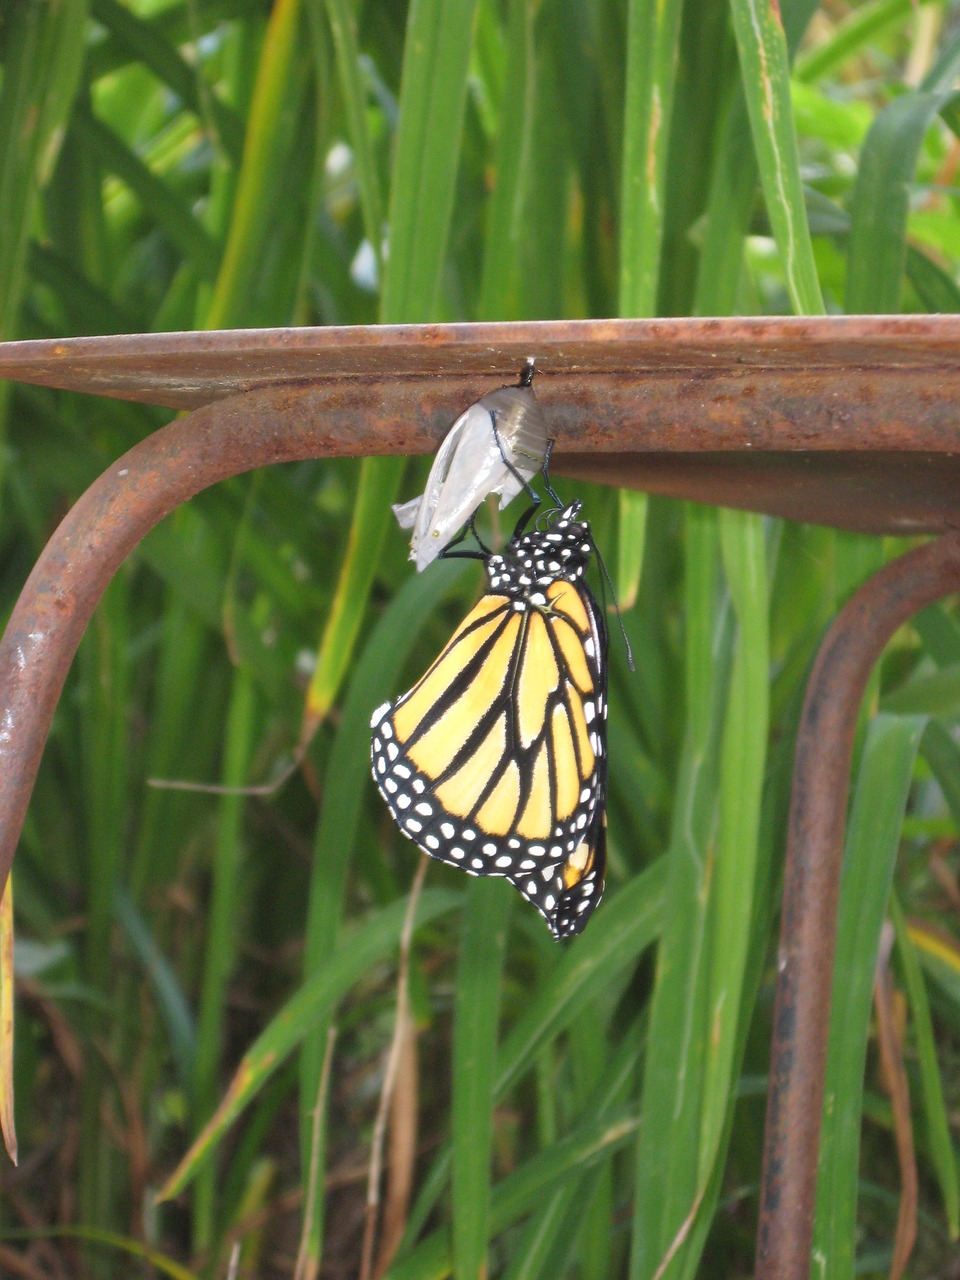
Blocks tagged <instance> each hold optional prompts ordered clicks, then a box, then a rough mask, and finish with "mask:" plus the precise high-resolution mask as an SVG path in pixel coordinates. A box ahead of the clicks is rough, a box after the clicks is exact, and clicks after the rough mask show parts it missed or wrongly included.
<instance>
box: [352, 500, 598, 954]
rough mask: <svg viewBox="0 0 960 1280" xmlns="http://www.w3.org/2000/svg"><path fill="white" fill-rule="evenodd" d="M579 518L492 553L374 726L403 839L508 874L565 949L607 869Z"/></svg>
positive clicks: (590, 620)
mask: <svg viewBox="0 0 960 1280" xmlns="http://www.w3.org/2000/svg"><path fill="white" fill-rule="evenodd" d="M580 509H581V504H580V503H579V502H574V503H572V504H571V505H570V506H568V507H565V508H563V509H562V510H558V511H556V512H554V513H553V514H552V516H551V517H550V518H549V519H548V520H547V522H546V525H545V527H544V528H543V529H535V530H533V531H531V532H529V533H520V534H517V535H515V536H514V538H513V539H512V540H511V541H510V543H508V544H507V546H506V547H505V548H504V550H503V552H502V553H500V554H496V555H495V554H492V553H488V552H485V553H484V554H483V555H482V558H483V560H484V562H485V566H486V570H487V577H488V582H489V588H488V591H487V592H486V594H485V595H483V596H482V597H481V599H480V600H479V601H478V603H477V604H476V605H475V606H474V608H473V609H472V610H471V612H470V613H469V614H468V615H467V617H466V618H465V619H464V621H463V622H462V623H461V625H460V626H459V627H458V629H457V630H456V632H455V633H454V635H453V636H452V637H451V639H450V641H449V642H448V644H447V645H446V647H445V648H444V650H443V651H442V652H441V654H440V656H439V657H438V658H437V660H436V661H435V662H434V663H433V665H432V666H431V667H430V668H429V670H428V671H427V672H426V673H425V675H424V676H423V677H422V679H421V680H419V681H418V682H417V684H415V685H414V686H413V688H412V689H410V690H409V692H407V693H406V694H403V695H402V696H401V697H400V698H398V699H396V700H395V701H394V702H388V703H385V704H384V705H383V706H381V707H380V708H378V710H377V711H376V712H375V713H374V716H373V720H372V726H373V742H372V753H371V754H372V761H373V775H374V778H375V780H376V782H377V786H378V787H379V789H380V792H381V794H382V795H383V798H384V799H385V801H386V802H387V805H388V806H389V808H390V810H391V812H392V814H393V816H394V817H395V819H396V821H397V823H398V824H399V826H400V828H401V830H402V831H403V832H404V834H405V835H407V836H408V837H409V838H410V839H411V840H413V841H414V842H415V843H416V844H417V845H419V846H420V848H421V849H423V850H424V851H425V852H426V853H428V854H430V856H431V857H434V858H437V859H438V860H440V861H441V862H446V863H448V864H450V865H452V866H458V867H461V868H462V869H463V870H464V871H466V872H467V873H468V874H471V875H481V876H504V877H506V878H507V879H508V880H509V881H510V882H511V883H512V884H513V885H515V886H516V888H517V889H518V890H519V891H520V892H521V893H522V894H523V896H524V897H526V898H527V899H528V900H529V901H530V902H532V903H533V905H534V906H535V907H536V908H537V910H538V911H540V913H541V914H542V915H543V917H544V919H545V920H546V921H547V924H548V926H549V927H550V930H551V932H552V933H553V934H554V936H555V937H557V938H565V937H571V936H573V935H574V934H576V933H579V932H580V930H581V929H582V928H583V926H584V925H585V924H586V921H587V919H588V918H589V916H590V914H591V913H592V911H593V909H594V908H595V907H596V905H597V902H598V901H599V900H600V895H601V892H602V889H603V875H604V869H605V861H606V830H605V798H606V777H607V766H606V733H605V721H606V711H607V707H606V657H607V633H606V627H605V624H604V619H603V613H602V611H601V609H600V607H599V605H598V604H597V601H596V600H595V598H594V596H593V594H592V592H591V591H590V589H589V587H588V586H587V584H586V582H585V581H584V579H583V575H584V571H585V569H586V567H587V565H588V563H589V561H590V558H591V554H592V552H593V542H592V539H591V536H590V528H589V525H588V524H587V523H586V521H584V520H581V519H580Z"/></svg>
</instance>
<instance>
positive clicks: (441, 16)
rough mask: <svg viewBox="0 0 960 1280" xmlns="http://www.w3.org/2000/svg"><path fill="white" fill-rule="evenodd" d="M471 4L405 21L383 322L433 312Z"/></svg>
mask: <svg viewBox="0 0 960 1280" xmlns="http://www.w3.org/2000/svg"><path fill="white" fill-rule="evenodd" d="M475 8H476V0H414V3H413V4H412V5H411V6H410V11H409V15H408V18H407V34H406V40H405V42H404V47H403V79H402V82H401V89H400V123H399V126H398V129H397V139H396V152H395V158H394V165H393V180H392V184H391V188H390V211H389V251H388V259H387V263H386V269H385V273H384V275H385V278H384V288H383V305H382V313H381V314H382V319H383V320H384V322H385V323H387V324H392V323H398V322H401V321H402V322H405V323H410V324H413V323H423V322H426V321H431V320H434V319H435V318H436V316H435V306H436V300H437V295H438V291H439V287H440V274H441V269H442V266H443V259H444V254H445V253H446V247H447V239H448V236H449V231H450V216H451V213H452V211H453V195H454V189H455V188H454V184H455V181H456V174H457V160H458V156H459V153H460V145H461V132H462V124H463V109H464V102H465V99H466V89H467V70H468V67H469V60H470V44H471V36H472V30H473V15H474V10H475Z"/></svg>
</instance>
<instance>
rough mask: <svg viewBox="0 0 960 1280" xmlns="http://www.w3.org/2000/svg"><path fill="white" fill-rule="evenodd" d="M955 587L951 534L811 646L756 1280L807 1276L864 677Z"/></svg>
mask: <svg viewBox="0 0 960 1280" xmlns="http://www.w3.org/2000/svg"><path fill="white" fill-rule="evenodd" d="M954 591H960V535H957V534H952V535H950V536H948V537H945V538H941V539H940V540H939V541H937V542H931V543H928V544H926V545H925V546H922V547H919V548H917V549H916V550H914V551H911V552H908V553H907V554H906V555H904V556H902V557H901V558H900V559H899V560H894V561H892V562H891V563H890V564H888V565H885V566H884V568H882V569H881V570H879V571H878V572H877V573H875V574H874V575H873V577H872V578H870V579H869V580H868V581H867V582H866V583H865V584H864V585H863V586H862V587H861V588H860V589H859V591H857V593H856V594H855V595H854V596H853V597H852V598H851V600H850V601H849V602H848V603H847V604H846V605H845V606H844V608H843V609H842V610H841V611H840V613H839V614H838V615H837V617H836V619H835V620H834V622H833V624H832V626H831V627H830V630H829V631H828V632H827V635H826V638H825V640H824V642H823V644H822V646H821V648H820V652H819V654H818V656H817V660H816V663H815V664H814V668H813V672H812V674H811V676H810V682H809V684H808V686H807V696H806V700H805V702H804V707H803V715H802V717H801V721H800V729H799V732H798V735H797V755H796V762H795V764H794V773H793V792H792V796H791V804H790V823H789V829H788V834H787V859H786V869H785V875H784V888H783V918H782V922H781V930H780V950H779V956H778V968H779V976H778V981H777V998H776V1006H775V1010H774V1041H773V1051H772V1059H771V1064H770V1088H769V1094H768V1098H767V1128H766V1139H765V1142H764V1160H763V1183H762V1189H761V1203H760V1224H759V1230H758V1233H757V1269H756V1278H757V1280H808V1276H809V1271H810V1246H811V1241H812V1236H813V1214H814V1200H815V1194H816V1181H817V1157H818V1154H819V1149H820V1128H821V1116H822V1110H823V1088H824V1072H825V1069H826V1056H827V1035H828V1030H829V1021H830V997H831V987H832V981H833V958H834V944H835V935H836V920H837V897H838V890H839V884H840V865H841V859H842V855H843V837H844V825H845V821H846V812H847V792H848V780H849V777H850V761H851V756H852V752H853V739H854V731H855V729H856V723H857V715H858V712H859V708H860V703H861V701H862V699H863V693H864V689H865V688H866V683H867V679H868V677H869V675H870V672H871V670H872V669H873V666H874V664H875V663H876V662H877V660H878V658H879V657H880V655H881V653H882V652H883V649H884V647H885V646H886V644H887V642H888V641H889V639H890V637H891V636H892V635H893V633H894V632H895V631H896V630H897V628H898V627H900V626H902V624H903V623H904V622H906V621H907V620H908V619H909V618H910V617H911V616H912V615H913V614H915V613H916V612H917V611H918V610H920V609H922V608H924V607H925V606H927V605H929V604H932V603H933V602H934V601H936V600H939V599H940V598H941V597H942V596H945V595H948V594H950V593H951V592H954Z"/></svg>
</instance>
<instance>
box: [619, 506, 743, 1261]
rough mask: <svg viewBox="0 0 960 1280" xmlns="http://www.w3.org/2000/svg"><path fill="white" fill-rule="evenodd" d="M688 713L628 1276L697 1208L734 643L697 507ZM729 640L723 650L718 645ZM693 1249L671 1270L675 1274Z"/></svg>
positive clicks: (689, 566) (713, 548) (705, 516)
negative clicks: (717, 843)
mask: <svg viewBox="0 0 960 1280" xmlns="http://www.w3.org/2000/svg"><path fill="white" fill-rule="evenodd" d="M686 528H687V538H688V541H687V548H686V555H687V563H686V584H685V585H686V611H687V637H686V640H687V660H686V682H687V723H686V734H685V739H684V744H683V749H682V754H681V757H680V763H679V773H678V777H677V782H676V795H675V800H674V809H673V815H672V830H671V839H670V849H669V853H668V873H667V885H666V893H665V902H664V907H665V914H664V925H663V934H662V938H661V942H660V949H659V953H658V956H657V976H656V984H655V987H654V994H653V1004H652V1009H651V1013H650V1033H649V1038H648V1043H647V1060H646V1067H645V1071H644V1081H643V1101H642V1135H643V1136H642V1139H641V1141H640V1143H639V1145H638V1148H637V1153H636V1162H637V1163H636V1182H635V1186H634V1211H633V1240H632V1252H631V1257H630V1275H631V1277H632V1278H633V1280H645V1278H646V1277H648V1276H650V1275H651V1274H652V1273H653V1272H654V1271H656V1270H657V1268H658V1267H659V1266H660V1265H661V1264H662V1263H663V1262H664V1260H665V1258H666V1255H667V1253H668V1251H670V1250H672V1249H673V1247H674V1246H675V1244H676V1240H677V1232H678V1231H679V1230H680V1228H681V1226H682V1224H683V1223H684V1222H685V1221H686V1219H687V1217H688V1215H689V1214H690V1212H691V1210H692V1209H693V1207H694V1201H695V1199H696V1195H697V1191H698V1186H697V1168H698V1159H699V1150H698V1135H699V1130H700V1125H701V1116H700V1100H701V1091H702V1088H703V1072H704V1065H705V1052H706V1035H707V999H708V989H707V983H708V980H709V975H708V973H707V970H706V965H707V960H708V952H709V947H708V943H709V938H708V932H707V930H708V921H709V912H708V906H709V892H708V886H709V881H710V878H711V876H712V872H713V867H712V834H713V828H714V824H715V820H716V768H717V748H718V743H719V737H720V723H719V721H720V715H719V707H718V698H719V697H720V696H722V691H723V687H724V684H725V681H724V679H723V672H724V670H725V668H726V658H725V656H724V652H723V650H724V648H725V647H726V642H725V640H724V637H723V635H722V633H719V634H718V629H717V612H716V586H717V529H716V520H715V517H714V515H713V513H712V512H707V511H706V510H703V511H701V510H698V509H697V508H694V507H688V508H687V526H686ZM718 644H719V645H720V646H721V648H720V650H719V652H718V649H717V645H718ZM682 1261H683V1250H682V1249H681V1250H679V1251H678V1252H677V1253H675V1254H674V1256H673V1259H672V1261H671V1263H670V1264H669V1265H668V1267H667V1268H666V1270H665V1271H664V1272H663V1274H664V1276H671V1277H672V1276H675V1275H677V1274H679V1269H680V1267H681V1265H682Z"/></svg>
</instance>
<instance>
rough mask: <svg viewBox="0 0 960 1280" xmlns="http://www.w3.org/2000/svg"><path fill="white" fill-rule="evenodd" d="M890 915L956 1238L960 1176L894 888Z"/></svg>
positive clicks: (923, 1000) (933, 1147)
mask: <svg viewBox="0 0 960 1280" xmlns="http://www.w3.org/2000/svg"><path fill="white" fill-rule="evenodd" d="M890 915H891V917H892V919H893V925H894V928H895V929H896V931H897V950H898V952H899V955H900V963H901V965H902V966H903V974H904V978H905V980H906V987H907V994H908V996H909V999H910V1012H911V1015H912V1018H913V1028H914V1036H915V1038H916V1046H917V1056H918V1057H919V1059H920V1080H921V1085H922V1089H921V1101H922V1104H923V1112H924V1116H925V1118H926V1122H927V1134H928V1141H929V1145H930V1154H931V1156H932V1157H933V1164H934V1167H935V1168H936V1171H937V1180H938V1181H939V1183H940V1194H941V1195H942V1196H943V1207H944V1209H945V1211H946V1214H947V1223H948V1228H949V1231H950V1238H951V1240H956V1239H957V1237H958V1236H960V1179H958V1176H957V1154H956V1151H955V1150H954V1146H953V1137H952V1135H951V1133H950V1117H949V1115H948V1113H947V1104H946V1099H945V1098H944V1096H943V1081H942V1080H941V1077H940V1067H939V1065H938V1063H937V1044H936V1039H935V1037H934V1030H933V1022H932V1020H931V1017H930V1002H929V1000H928V999H927V988H926V983H925V981H924V977H923V971H922V969H921V967H920V960H919V958H918V956H917V951H916V947H915V946H914V944H913V941H912V939H911V937H910V931H909V928H908V926H907V921H906V917H905V916H904V914H903V909H902V908H901V906H900V900H899V898H898V897H897V892H896V890H894V891H893V892H892V893H891V895H890Z"/></svg>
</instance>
